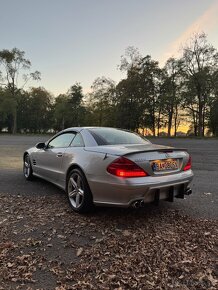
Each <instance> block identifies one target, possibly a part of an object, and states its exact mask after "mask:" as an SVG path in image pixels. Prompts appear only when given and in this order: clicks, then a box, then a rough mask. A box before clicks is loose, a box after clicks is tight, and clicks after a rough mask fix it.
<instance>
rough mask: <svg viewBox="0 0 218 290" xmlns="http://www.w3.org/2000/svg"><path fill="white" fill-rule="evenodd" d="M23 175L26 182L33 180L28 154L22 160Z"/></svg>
mask: <svg viewBox="0 0 218 290" xmlns="http://www.w3.org/2000/svg"><path fill="white" fill-rule="evenodd" d="M23 175H24V177H25V179H26V180H32V179H33V169H32V165H31V161H30V156H29V154H26V155H25V156H24V159H23Z"/></svg>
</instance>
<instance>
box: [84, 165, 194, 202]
mask: <svg viewBox="0 0 218 290" xmlns="http://www.w3.org/2000/svg"><path fill="white" fill-rule="evenodd" d="M109 178H110V180H109ZM109 178H108V179H107V178H106V180H105V177H104V180H103V178H102V180H95V179H92V178H91V177H90V178H88V182H89V185H90V188H91V191H92V194H93V202H94V204H95V205H106V206H107V205H108V206H121V207H129V206H131V205H132V204H133V203H134V202H135V201H137V200H140V201H141V200H143V202H144V203H149V202H153V201H154V200H155V198H156V199H157V195H158V200H159V199H160V200H169V198H170V197H171V201H172V200H173V197H177V196H179V195H180V197H181V192H182V191H183V192H184V191H185V190H186V189H187V187H188V185H189V183H190V182H191V180H192V179H193V172H192V170H188V171H184V172H180V173H177V174H173V175H167V176H155V177H151V176H147V177H142V178H129V179H122V178H118V177H112V178H111V176H109Z"/></svg>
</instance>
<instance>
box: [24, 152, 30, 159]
mask: <svg viewBox="0 0 218 290" xmlns="http://www.w3.org/2000/svg"><path fill="white" fill-rule="evenodd" d="M28 154H29V152H27V151H25V152H24V153H23V161H24V159H25V157H26V155H28Z"/></svg>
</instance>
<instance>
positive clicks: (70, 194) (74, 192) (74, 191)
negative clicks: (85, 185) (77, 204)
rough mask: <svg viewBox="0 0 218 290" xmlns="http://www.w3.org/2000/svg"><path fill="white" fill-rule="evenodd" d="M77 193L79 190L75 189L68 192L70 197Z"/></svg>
mask: <svg viewBox="0 0 218 290" xmlns="http://www.w3.org/2000/svg"><path fill="white" fill-rule="evenodd" d="M76 194H77V191H76V190H73V191H71V192H69V193H68V195H69V197H70V198H74V197H75V195H76Z"/></svg>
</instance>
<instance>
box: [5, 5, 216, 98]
mask: <svg viewBox="0 0 218 290" xmlns="http://www.w3.org/2000/svg"><path fill="white" fill-rule="evenodd" d="M217 15H218V0H183V1H181V0H62V1H61V0H19V1H17V0H0V50H1V49H12V48H13V47H17V48H19V49H20V50H23V51H25V53H26V57H27V58H28V59H30V60H31V63H32V70H39V71H40V72H41V75H42V76H41V77H42V80H41V81H40V82H38V83H30V84H29V85H34V86H43V87H45V88H46V89H47V90H49V91H50V92H52V93H53V94H54V96H57V95H58V94H60V93H66V92H67V90H68V89H69V88H70V86H71V85H73V84H75V83H76V82H79V83H80V84H81V85H82V87H83V91H84V92H85V93H86V92H88V91H90V87H91V85H92V83H93V81H94V80H95V79H96V78H97V77H101V76H105V77H109V78H111V79H113V80H114V81H115V82H119V81H120V80H121V79H122V78H124V77H125V75H124V74H123V73H121V72H120V71H119V70H118V68H117V67H118V65H119V64H120V58H121V55H123V54H124V53H125V49H126V48H127V47H128V46H134V47H136V48H138V49H139V51H140V53H141V54H142V55H143V56H145V55H147V54H149V55H151V56H152V58H153V59H155V60H158V61H159V62H160V65H161V66H162V65H164V62H165V61H166V60H167V59H168V58H169V57H171V56H174V57H177V56H179V53H180V52H181V45H182V44H185V43H186V42H187V40H188V39H189V38H190V36H192V35H193V33H195V32H202V31H204V32H205V33H206V34H207V35H208V41H209V42H210V43H211V44H212V45H213V46H214V47H216V48H218V17H217Z"/></svg>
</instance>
